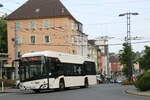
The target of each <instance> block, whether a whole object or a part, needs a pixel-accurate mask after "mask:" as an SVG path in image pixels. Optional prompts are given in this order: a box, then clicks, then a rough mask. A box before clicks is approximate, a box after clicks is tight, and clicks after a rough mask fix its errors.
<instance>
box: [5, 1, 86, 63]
mask: <svg viewBox="0 0 150 100" xmlns="http://www.w3.org/2000/svg"><path fill="white" fill-rule="evenodd" d="M6 20H7V30H8V55H9V60H8V62H9V63H10V64H11V63H12V61H13V60H14V59H17V58H18V57H19V56H20V55H22V54H24V53H27V52H35V51H43V50H51V51H58V52H64V53H70V54H77V55H82V56H87V46H85V45H87V35H86V34H84V33H83V29H82V24H81V23H80V22H78V21H77V20H76V19H75V18H74V17H73V16H72V15H71V14H70V12H69V11H68V10H67V9H66V8H65V7H64V5H63V4H62V3H61V2H60V1H59V0H29V1H27V2H26V3H25V4H23V5H22V6H21V7H20V8H18V9H17V10H16V11H14V12H13V13H11V14H10V15H9V16H8V17H7V18H6ZM83 46H84V47H83ZM84 51H85V52H84Z"/></svg>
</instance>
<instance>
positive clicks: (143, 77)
mask: <svg viewBox="0 0 150 100" xmlns="http://www.w3.org/2000/svg"><path fill="white" fill-rule="evenodd" d="M135 87H136V88H138V89H139V90H141V91H147V90H150V71H146V72H144V73H143V74H140V75H139V76H138V77H137V81H136V82H135Z"/></svg>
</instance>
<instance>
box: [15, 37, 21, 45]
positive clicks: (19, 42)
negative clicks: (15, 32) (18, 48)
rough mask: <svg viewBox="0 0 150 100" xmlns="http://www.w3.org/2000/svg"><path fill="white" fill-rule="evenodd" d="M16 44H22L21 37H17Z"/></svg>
mask: <svg viewBox="0 0 150 100" xmlns="http://www.w3.org/2000/svg"><path fill="white" fill-rule="evenodd" d="M15 43H16V44H21V37H20V36H16V40H15Z"/></svg>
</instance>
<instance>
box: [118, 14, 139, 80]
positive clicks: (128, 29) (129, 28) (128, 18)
mask: <svg viewBox="0 0 150 100" xmlns="http://www.w3.org/2000/svg"><path fill="white" fill-rule="evenodd" d="M131 15H139V13H137V12H135V13H130V12H127V13H123V14H119V17H122V16H127V36H126V38H125V41H126V43H127V45H128V46H129V47H130V56H129V61H128V65H127V66H128V68H129V80H132V74H133V72H132V70H133V69H132V65H133V63H132V46H131V18H130V17H131Z"/></svg>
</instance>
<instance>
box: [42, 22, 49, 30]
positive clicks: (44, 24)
mask: <svg viewBox="0 0 150 100" xmlns="http://www.w3.org/2000/svg"><path fill="white" fill-rule="evenodd" d="M43 27H44V28H46V29H47V28H49V22H48V20H44V21H43Z"/></svg>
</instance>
